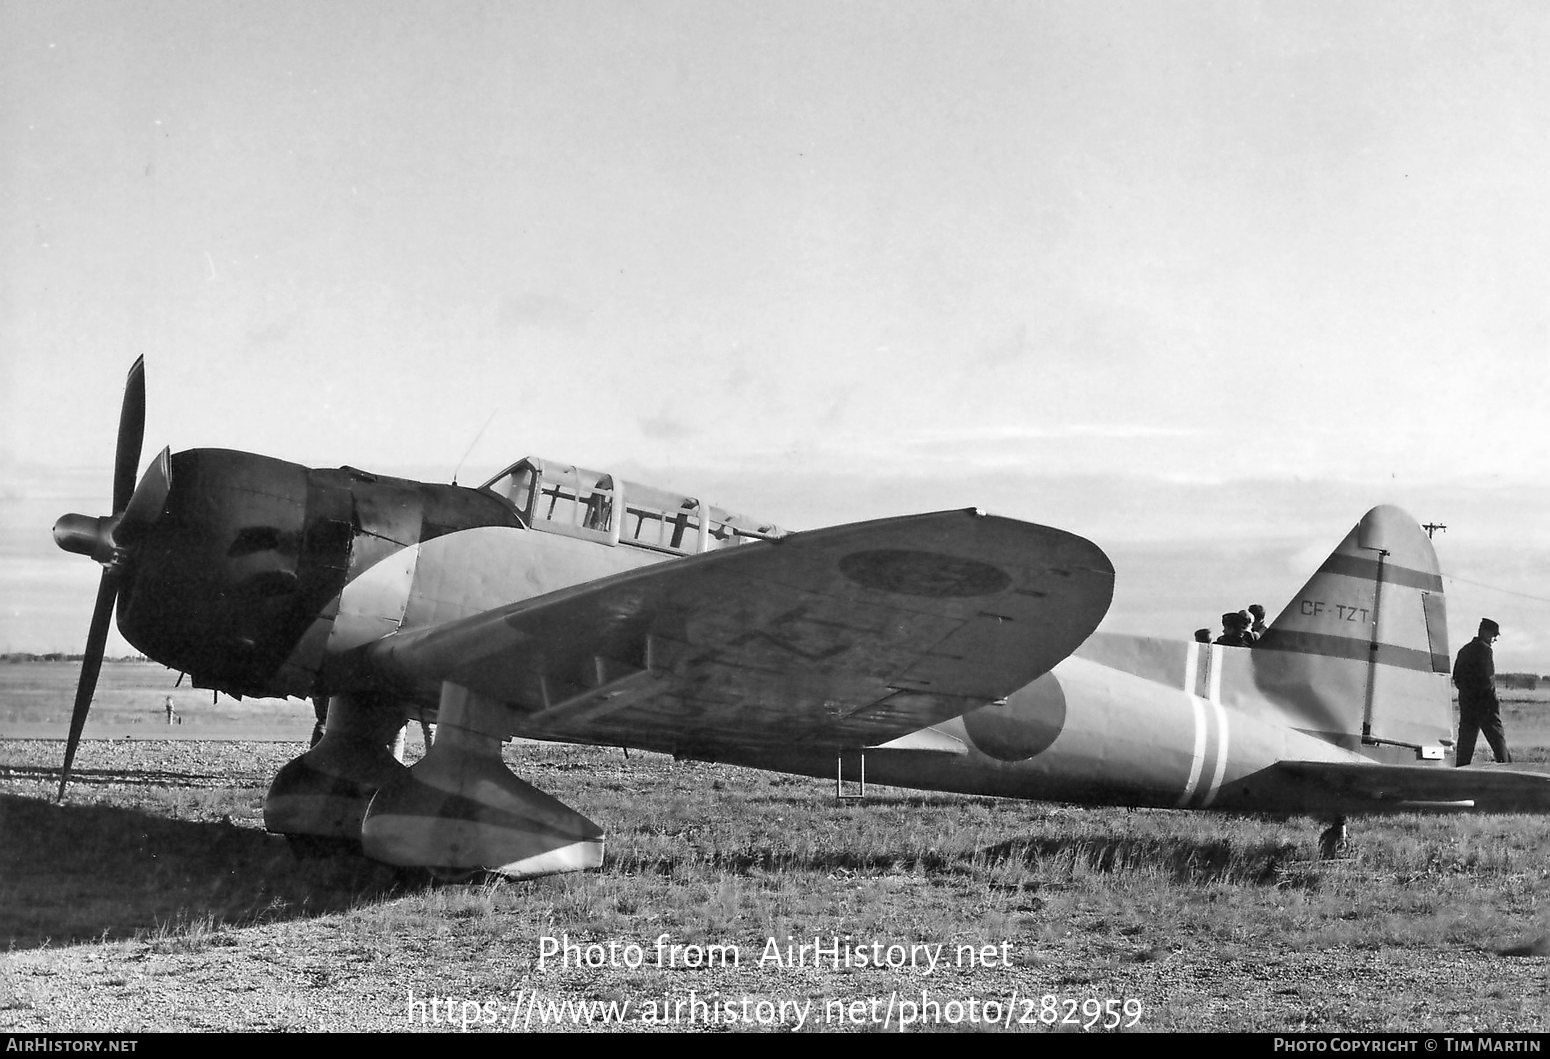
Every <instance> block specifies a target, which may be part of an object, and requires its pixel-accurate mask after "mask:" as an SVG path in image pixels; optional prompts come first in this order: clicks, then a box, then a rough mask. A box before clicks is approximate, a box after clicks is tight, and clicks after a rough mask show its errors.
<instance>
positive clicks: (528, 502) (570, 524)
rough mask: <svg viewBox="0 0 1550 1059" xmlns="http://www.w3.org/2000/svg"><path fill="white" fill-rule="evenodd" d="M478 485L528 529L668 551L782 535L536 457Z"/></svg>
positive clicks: (692, 502)
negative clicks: (503, 501) (498, 498)
mask: <svg viewBox="0 0 1550 1059" xmlns="http://www.w3.org/2000/svg"><path fill="white" fill-rule="evenodd" d="M480 488H482V489H487V490H489V491H491V492H493V493H495V494H496V495H497V496H501V497H504V498H505V499H506V500H508V501H509V502H510V503H511V505H512V506H513V507H515V508H516V510H517V514H518V515H520V516H521V518H522V521H523V522H524V523H526V524H527V525H529V526H531V527H532V528H533V529H536V530H542V531H543V532H545V533H561V534H564V535H565V536H568V537H580V538H583V539H585V540H592V541H597V542H599V543H602V544H610V545H621V544H622V545H627V546H629V547H632V548H645V549H648V550H651V551H656V552H664V553H667V554H670V555H693V554H695V553H697V552H708V551H711V550H712V549H715V548H728V547H732V546H734V545H738V544H745V543H747V542H748V541H754V540H771V539H774V538H776V537H782V536H784V535H785V532H786V531H785V530H782V529H781V528H780V527H778V526H774V525H770V524H768V523H758V522H755V521H754V520H752V519H749V518H746V517H744V516H742V515H734V514H732V513H730V512H727V511H723V510H722V509H721V508H719V507H712V506H711V505H709V504H704V503H701V502H700V501H699V500H697V499H695V498H694V497H692V496H681V495H679V494H677V493H673V492H670V491H668V490H666V489H657V488H653V487H652V486H649V485H640V484H638V483H636V482H626V481H623V480H621V479H618V478H615V477H614V476H613V475H611V474H604V473H603V472H601V471H589V470H587V469H586V468H584V467H575V466H572V465H570V464H562V463H557V462H555V461H552V460H541V459H539V458H537V457H535V456H529V457H527V458H526V459H522V460H518V461H517V462H516V463H514V464H512V465H511V466H510V467H507V468H506V469H505V470H504V471H502V472H501V473H500V474H497V475H496V476H495V477H494V478H491V479H490V480H489V481H488V482H485V483H484V485H483V486H481V487H480Z"/></svg>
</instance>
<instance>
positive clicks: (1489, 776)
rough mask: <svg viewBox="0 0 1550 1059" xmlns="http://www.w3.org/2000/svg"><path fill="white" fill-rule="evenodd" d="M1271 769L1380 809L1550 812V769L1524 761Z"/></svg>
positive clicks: (1307, 764)
mask: <svg viewBox="0 0 1550 1059" xmlns="http://www.w3.org/2000/svg"><path fill="white" fill-rule="evenodd" d="M1271 771H1273V772H1277V773H1279V774H1281V775H1282V776H1284V777H1287V778H1289V779H1292V780H1295V781H1297V782H1299V783H1304V784H1309V785H1316V786H1319V787H1321V788H1323V789H1324V790H1325V791H1327V792H1328V793H1330V794H1337V795H1341V796H1344V797H1347V798H1355V799H1358V800H1365V801H1368V802H1370V803H1371V804H1372V811H1374V812H1395V811H1401V810H1405V809H1414V810H1417V811H1422V810H1427V809H1474V810H1475V811H1476V812H1487V813H1544V812H1550V774H1546V773H1545V772H1540V771H1535V770H1533V769H1530V768H1526V767H1524V766H1522V765H1472V766H1469V767H1467V768H1448V767H1447V766H1442V765H1382V764H1378V763H1376V762H1374V763H1371V764H1369V763H1366V762H1354V761H1347V762H1336V761H1282V762H1279V763H1278V764H1276V765H1273V766H1271Z"/></svg>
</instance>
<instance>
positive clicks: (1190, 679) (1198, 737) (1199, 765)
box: [1178, 644, 1214, 809]
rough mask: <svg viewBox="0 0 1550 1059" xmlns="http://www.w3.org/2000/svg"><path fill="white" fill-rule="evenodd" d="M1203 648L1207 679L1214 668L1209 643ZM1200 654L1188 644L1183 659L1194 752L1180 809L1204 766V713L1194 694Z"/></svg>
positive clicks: (1192, 794) (1196, 647)
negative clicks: (1192, 713)
mask: <svg viewBox="0 0 1550 1059" xmlns="http://www.w3.org/2000/svg"><path fill="white" fill-rule="evenodd" d="M1205 650H1206V665H1207V670H1206V672H1207V679H1209V675H1210V670H1211V668H1214V667H1211V655H1210V651H1211V645H1210V644H1207V645H1205ZM1200 654H1201V651H1200V647H1199V645H1197V644H1190V646H1189V654H1188V655H1187V656H1186V657H1185V660H1184V694H1185V696H1187V697H1188V699H1189V705H1190V708H1191V709H1192V710H1193V711H1194V715H1195V754H1194V757H1193V759H1192V760H1191V761H1190V766H1189V779H1188V780H1187V781H1185V784H1184V793H1182V794H1180V795H1179V802H1178V805H1179V808H1180V809H1183V808H1186V807H1187V806H1188V805H1189V800H1190V798H1192V797H1194V794H1195V784H1197V783H1199V782H1200V772H1201V770H1202V769H1203V768H1204V767H1205V757H1206V715H1205V709H1204V707H1202V705H1201V702H1200V696H1199V695H1196V694H1195V683H1196V680H1197V679H1198V677H1199V667H1200Z"/></svg>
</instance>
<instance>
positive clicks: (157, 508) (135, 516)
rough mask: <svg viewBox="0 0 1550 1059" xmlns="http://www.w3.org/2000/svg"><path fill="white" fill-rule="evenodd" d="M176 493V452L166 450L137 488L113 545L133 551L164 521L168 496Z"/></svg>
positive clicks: (116, 531)
mask: <svg viewBox="0 0 1550 1059" xmlns="http://www.w3.org/2000/svg"><path fill="white" fill-rule="evenodd" d="M171 491H172V449H171V447H168V448H165V449H162V450H161V452H160V453H158V454H157V456H156V458H155V459H154V460H152V461H151V465H150V466H149V467H147V468H146V469H145V477H143V478H141V479H140V484H139V485H137V486H136V487H135V491H134V495H133V496H131V497H130V498H129V504H128V506H127V507H125V508H124V517H123V518H122V519H120V520H119V523H118V525H117V526H116V527H115V528H114V530H113V542H114V543H115V544H117V545H118V546H119V547H121V548H132V547H134V544H135V542H136V541H138V540H139V539H140V538H141V537H142V536H143V535H144V534H145V531H146V530H148V529H150V528H151V525H152V523H154V522H155V521H156V520H157V519H158V518H160V517H161V513H162V509H163V508H165V507H166V506H167V494H168V493H169V492H171Z"/></svg>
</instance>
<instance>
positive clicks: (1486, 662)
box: [1453, 618, 1512, 765]
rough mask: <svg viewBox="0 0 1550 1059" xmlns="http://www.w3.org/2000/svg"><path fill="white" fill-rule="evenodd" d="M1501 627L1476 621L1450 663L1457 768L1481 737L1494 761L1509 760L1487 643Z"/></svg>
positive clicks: (1471, 757)
mask: <svg viewBox="0 0 1550 1059" xmlns="http://www.w3.org/2000/svg"><path fill="white" fill-rule="evenodd" d="M1500 635H1501V627H1500V626H1498V625H1497V624H1496V623H1495V622H1494V621H1492V620H1491V619H1490V618H1481V619H1480V632H1479V633H1478V634H1476V636H1475V638H1474V639H1473V640H1470V641H1469V642H1468V643H1467V644H1465V645H1464V646H1463V647H1461V648H1459V653H1458V657H1457V658H1456V659H1454V660H1453V684H1454V686H1455V687H1457V688H1458V689H1459V745H1458V758H1457V763H1458V764H1459V765H1467V764H1469V763H1470V762H1471V761H1473V760H1474V757H1475V737H1476V736H1478V735H1484V736H1485V741H1486V742H1487V743H1490V744H1491V753H1493V754H1495V755H1496V760H1497V761H1511V760H1512V755H1511V754H1509V753H1507V737H1506V735H1505V734H1504V733H1503V732H1502V715H1501V704H1500V703H1498V702H1497V701H1496V661H1495V659H1493V658H1492V656H1491V644H1493V643H1495V642H1496V638H1497V637H1498V636H1500Z"/></svg>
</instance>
